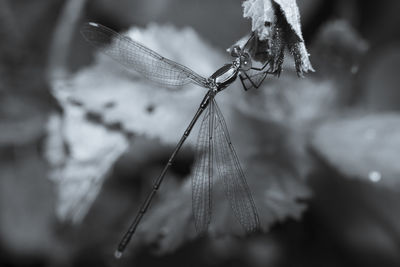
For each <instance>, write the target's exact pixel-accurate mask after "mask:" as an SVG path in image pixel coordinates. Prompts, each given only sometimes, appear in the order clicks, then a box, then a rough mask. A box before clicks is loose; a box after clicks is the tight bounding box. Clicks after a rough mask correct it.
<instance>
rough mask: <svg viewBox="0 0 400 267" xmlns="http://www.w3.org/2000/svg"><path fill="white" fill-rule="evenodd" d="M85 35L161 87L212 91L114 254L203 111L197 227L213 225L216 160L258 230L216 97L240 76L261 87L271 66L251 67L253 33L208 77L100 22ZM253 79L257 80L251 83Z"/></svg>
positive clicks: (236, 204)
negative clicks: (191, 85)
mask: <svg viewBox="0 0 400 267" xmlns="http://www.w3.org/2000/svg"><path fill="white" fill-rule="evenodd" d="M81 33H82V35H83V36H84V37H85V39H86V40H87V41H88V42H89V43H90V44H92V45H93V46H95V47H96V48H99V49H100V51H101V52H103V53H105V54H107V55H108V56H110V57H111V58H113V59H114V60H116V61H117V62H119V63H121V64H122V65H124V66H125V67H127V68H128V69H131V70H134V71H136V72H139V73H140V74H142V75H143V76H144V77H145V78H147V79H149V80H151V81H154V82H157V83H158V84H160V85H163V86H181V85H184V84H187V83H194V84H197V85H199V86H201V87H204V88H206V89H208V91H207V93H206V94H205V96H204V98H203V100H202V101H201V103H200V106H199V108H198V109H197V112H196V114H195V115H194V117H193V119H192V121H191V122H190V124H189V126H188V127H187V129H186V130H185V132H184V134H183V136H182V137H181V139H180V141H179V142H178V144H177V146H176V148H175V150H174V151H173V152H172V155H171V156H170V158H169V160H168V162H167V164H166V165H165V167H164V169H163V171H162V172H161V174H160V176H158V178H157V179H156V180H155V181H154V184H153V188H152V190H151V191H150V193H149V194H148V196H147V198H146V199H145V201H144V202H143V204H142V205H141V208H140V210H139V211H138V213H137V215H136V217H135V218H134V220H133V222H132V224H131V226H130V227H129V229H128V231H127V232H126V233H125V235H124V236H123V238H122V240H121V242H120V243H119V245H118V248H117V250H116V253H115V256H116V257H117V258H119V257H121V256H122V252H123V251H124V250H125V248H126V246H127V245H128V243H129V241H130V239H131V237H132V235H133V234H134V233H135V231H136V228H137V226H138V225H139V223H140V221H141V219H142V217H143V215H144V214H145V213H146V211H147V209H148V207H149V205H150V203H151V201H152V200H153V197H154V195H155V193H156V192H157V190H158V189H159V187H160V185H161V183H162V181H163V179H164V176H165V174H166V172H167V170H168V168H169V167H170V166H171V165H172V164H173V162H174V159H175V157H176V155H177V153H178V152H179V150H180V149H181V147H182V145H183V143H184V142H185V140H186V138H187V137H188V136H189V134H190V132H191V130H192V128H193V126H194V125H195V123H196V122H197V120H198V119H199V118H200V116H201V114H202V113H203V112H204V111H205V114H204V117H203V119H202V121H201V125H200V132H199V136H198V140H197V155H196V159H195V163H194V174H193V178H192V207H193V214H194V222H195V226H196V230H197V231H198V232H200V233H202V232H205V231H206V230H207V229H208V225H209V223H210V219H211V209H212V206H211V193H212V192H211V191H212V183H213V175H214V173H213V172H214V171H213V170H214V164H216V169H217V173H218V175H219V178H221V179H223V180H224V186H225V190H226V193H227V197H228V199H229V202H230V205H231V207H232V210H233V213H234V214H235V216H236V218H237V219H238V221H239V222H240V224H241V225H242V226H243V227H244V229H245V230H246V232H248V233H251V232H254V231H256V230H257V229H258V228H259V219H258V214H257V210H256V206H255V205H254V201H253V197H252V195H251V193H250V190H249V187H248V185H247V182H246V178H245V176H244V173H243V171H242V168H241V167H240V163H239V159H238V157H237V155H236V152H235V149H234V148H233V145H232V143H231V140H230V137H229V133H228V128H227V126H226V123H225V120H224V117H223V116H222V113H221V110H220V109H219V107H218V105H217V102H216V100H215V96H216V95H217V94H218V92H220V91H222V90H223V89H225V88H226V87H228V86H229V85H230V84H231V83H233V82H234V81H235V80H236V78H237V77H238V76H239V77H240V80H241V81H242V84H243V86H244V88H245V89H246V90H247V89H249V88H250V87H256V88H257V87H258V86H259V85H260V84H261V82H262V81H263V80H264V78H265V76H266V75H267V74H268V73H269V72H268V70H267V71H264V68H265V66H266V65H267V64H264V66H262V67H261V68H255V67H253V66H252V60H251V56H250V54H249V53H248V52H246V49H245V48H246V46H247V45H248V44H249V43H250V40H252V39H253V38H254V34H252V35H251V36H250V38H249V40H248V41H247V43H246V44H245V45H244V47H243V49H242V48H240V47H239V46H235V47H233V48H232V51H231V55H232V56H233V57H234V60H233V61H232V63H230V64H226V65H224V66H223V67H221V68H220V69H218V70H217V71H216V72H215V73H214V74H212V75H211V76H210V77H209V78H204V77H202V76H200V75H198V74H197V73H195V72H194V71H192V70H191V69H189V68H187V67H185V66H183V65H181V64H178V63H176V62H174V61H172V60H169V59H166V58H164V57H163V56H161V55H159V54H157V53H156V52H154V51H152V50H150V49H149V48H147V47H145V46H143V45H141V44H139V43H137V42H136V41H133V40H132V39H131V38H129V37H127V36H123V35H120V34H118V33H116V32H115V31H113V30H111V29H109V28H107V27H105V26H102V25H100V24H97V23H88V24H85V25H84V26H83V27H82V29H81ZM251 70H253V71H256V72H257V74H255V75H251V76H250V75H249V74H248V72H249V71H251ZM252 77H254V78H255V79H256V81H253V79H252Z"/></svg>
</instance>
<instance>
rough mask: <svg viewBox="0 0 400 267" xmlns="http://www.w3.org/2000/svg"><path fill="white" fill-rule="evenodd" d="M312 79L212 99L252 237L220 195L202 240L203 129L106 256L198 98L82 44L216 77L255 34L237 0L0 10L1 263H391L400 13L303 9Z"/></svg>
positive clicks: (396, 255)
mask: <svg viewBox="0 0 400 267" xmlns="http://www.w3.org/2000/svg"><path fill="white" fill-rule="evenodd" d="M297 4H298V6H299V9H300V14H301V24H302V31H303V35H304V40H305V42H306V46H307V49H308V52H309V53H310V55H311V57H310V60H311V62H312V64H313V67H314V69H315V70H316V72H315V73H311V74H307V75H306V77H305V78H298V77H297V75H296V73H295V70H294V67H293V59H292V58H291V56H289V55H287V56H286V61H285V63H284V71H283V73H282V74H281V76H280V78H276V77H268V78H267V79H266V80H265V82H264V84H263V86H262V87H260V88H259V89H257V90H255V89H254V90H250V91H248V92H244V91H243V90H242V88H241V86H240V83H239V82H238V81H237V82H236V83H235V85H232V86H231V87H230V88H229V90H228V89H227V90H226V92H225V91H224V92H223V93H221V94H220V96H218V98H217V100H218V103H219V104H220V106H221V109H222V111H223V113H224V115H225V117H226V119H227V123H228V127H229V130H230V133H231V138H232V141H233V143H234V145H235V147H236V148H237V154H238V156H239V158H240V160H241V163H242V167H243V169H244V172H245V173H246V176H247V179H248V183H249V186H250V188H251V190H252V192H253V197H254V199H255V203H256V206H257V209H258V212H259V215H260V221H261V224H262V230H261V231H260V232H259V233H256V234H254V235H251V236H247V237H246V236H244V235H243V233H242V232H241V230H240V226H238V224H237V222H235V219H234V217H233V216H232V214H230V213H229V208H228V206H227V205H226V203H225V195H224V192H223V190H220V189H218V188H219V187H218V181H216V183H217V184H216V190H215V193H214V203H215V208H214V211H213V221H212V223H211V225H210V234H209V235H207V236H203V237H200V238H199V237H196V234H195V231H194V225H193V220H192V218H191V188H190V186H191V185H190V176H191V171H192V168H191V167H192V164H193V161H194V150H195V149H194V145H195V143H196V135H197V130H196V129H195V130H194V131H193V133H192V136H191V138H190V139H189V140H188V143H187V144H186V145H185V147H184V149H183V150H182V151H181V153H180V155H179V156H178V159H177V162H176V164H174V166H173V167H172V169H171V171H169V173H168V175H167V177H166V180H165V183H164V184H163V185H162V187H161V189H160V192H159V194H158V195H157V198H156V200H155V201H154V203H153V204H152V206H151V209H150V211H149V212H148V214H146V215H145V219H144V220H143V223H142V224H141V225H140V226H139V228H138V233H137V235H136V236H135V237H134V239H133V241H132V243H131V244H130V246H129V247H128V249H127V252H126V254H125V255H124V257H123V258H122V259H121V260H119V261H117V260H115V259H114V258H113V253H114V250H115V248H116V245H117V244H118V241H119V239H120V238H121V236H122V234H123V232H124V231H125V230H126V229H127V227H128V225H129V223H130V220H131V219H132V218H133V216H134V214H135V212H136V210H137V209H138V207H139V205H140V203H141V201H142V200H143V199H144V197H145V194H146V193H147V192H148V191H149V190H150V188H151V182H152V180H153V179H154V178H155V177H156V176H157V175H158V174H159V172H160V171H161V170H162V168H163V165H164V164H165V162H166V160H167V159H168V157H169V155H170V153H171V152H172V150H173V148H174V145H175V144H176V142H177V141H178V140H179V137H180V135H181V134H182V133H183V131H184V129H185V127H186V125H187V124H188V122H189V121H190V118H191V116H192V114H194V112H195V110H196V108H197V106H198V104H199V102H200V100H201V97H202V95H203V94H204V91H202V90H201V89H200V88H197V87H195V86H191V85H189V86H186V87H184V88H182V89H178V90H168V89H165V88H158V86H156V85H154V84H151V83H150V84H149V83H148V82H146V81H144V80H142V79H141V78H140V77H139V76H138V75H137V74H134V73H128V72H127V71H125V70H124V69H122V68H121V67H120V66H119V65H118V64H117V63H115V62H113V61H111V60H110V59H108V58H107V57H105V56H102V55H100V54H98V53H97V52H96V51H95V49H93V48H92V47H90V46H89V45H88V44H87V43H86V42H85V41H84V40H83V38H82V37H81V35H80V34H79V27H80V25H82V23H84V22H87V21H95V22H98V23H101V24H103V25H106V26H108V27H110V28H112V29H115V30H116V31H128V32H127V33H128V34H129V35H130V36H133V37H134V38H135V39H137V40H138V41H140V42H142V43H144V44H146V45H147V46H149V47H150V48H152V49H154V50H156V51H157V52H159V53H161V54H162V55H164V56H166V57H168V58H171V59H173V60H176V61H178V62H180V63H182V64H184V65H187V66H189V67H190V68H192V69H194V70H195V71H196V72H198V73H200V74H202V75H204V76H208V75H210V74H212V73H213V72H214V71H215V70H216V69H217V68H218V67H220V66H222V64H224V63H226V62H229V61H230V60H231V59H230V57H229V54H228V53H226V51H225V50H226V49H227V48H229V47H230V46H231V45H232V44H234V43H235V42H236V41H237V40H239V39H240V38H242V37H243V36H244V35H246V34H247V33H248V32H249V31H250V30H251V21H250V20H249V19H245V18H243V11H242V7H241V1H228V0H220V1H211V0H163V1H161V0H114V1H111V0H97V1H91V0H86V1H85V0H69V1H68V0H36V1H27V0H12V1H11V0H0V39H1V41H0V158H1V160H0V266H98V267H99V266H158V265H163V266H187V265H191V266H351V267H354V266H363V267H366V266H400V206H399V205H398V203H399V200H400V179H399V176H400V167H399V166H400V165H399V164H398V162H397V159H398V158H399V157H398V156H399V155H398V154H399V147H400V136H399V132H400V126H399V125H400V113H399V109H400V100H399V99H400V93H399V92H398V90H397V89H398V84H399V83H400V76H399V75H398V70H399V68H398V67H396V66H397V64H398V62H399V61H400V46H399V44H400V29H399V27H398V25H399V24H400V16H398V14H397V12H398V10H400V2H399V1H395V0H385V1H361V0H347V1H344V0H340V1H333V0H325V1H322V0H307V1H303V0H298V1H297Z"/></svg>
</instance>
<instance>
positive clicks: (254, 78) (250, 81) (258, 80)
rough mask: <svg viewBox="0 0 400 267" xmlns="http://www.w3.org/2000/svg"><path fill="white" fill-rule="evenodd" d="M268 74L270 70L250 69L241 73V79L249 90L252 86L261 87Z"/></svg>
mask: <svg viewBox="0 0 400 267" xmlns="http://www.w3.org/2000/svg"><path fill="white" fill-rule="evenodd" d="M268 74H269V72H268V71H254V70H249V71H246V72H243V73H241V74H240V80H241V82H242V85H243V87H244V89H245V90H246V91H247V90H250V89H252V88H258V87H260V85H261V84H262V82H263V81H264V80H265V78H266V77H267V75H268Z"/></svg>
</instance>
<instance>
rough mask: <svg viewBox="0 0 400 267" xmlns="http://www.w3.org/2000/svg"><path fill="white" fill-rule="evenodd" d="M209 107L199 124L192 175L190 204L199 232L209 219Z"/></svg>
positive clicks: (210, 180) (210, 157) (210, 152)
mask: <svg viewBox="0 0 400 267" xmlns="http://www.w3.org/2000/svg"><path fill="white" fill-rule="evenodd" d="M210 113H212V110H211V109H210V107H208V108H207V110H206V113H205V115H204V118H203V120H202V122H201V125H200V131H199V135H198V138H197V151H196V159H195V163H194V175H193V176H192V205H193V214H194V222H195V226H196V230H197V232H199V233H203V232H205V231H207V229H208V225H209V224H210V219H211V209H212V203H211V192H212V175H213V173H212V171H213V158H212V156H213V151H212V149H213V147H212V145H211V142H212V140H211V139H210V133H211V132H212V128H213V127H210V126H212V125H211V124H212V122H211V121H212V119H213V116H212V114H210Z"/></svg>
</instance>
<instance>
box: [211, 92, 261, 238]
mask: <svg viewBox="0 0 400 267" xmlns="http://www.w3.org/2000/svg"><path fill="white" fill-rule="evenodd" d="M210 104H211V107H213V109H214V110H215V125H214V128H213V129H214V134H213V138H214V143H215V160H216V165H217V169H218V174H219V175H220V177H221V178H222V179H223V180H224V185H225V191H226V194H227V197H228V200H229V202H230V204H231V207H232V210H233V213H234V214H235V216H236V218H237V219H238V221H239V222H240V224H241V225H242V226H243V228H244V229H245V230H246V232H247V233H251V232H254V231H256V230H257V229H259V224H260V223H259V219H258V213H257V209H256V206H255V204H254V201H253V197H252V195H251V192H250V189H249V187H248V185H247V182H246V178H245V176H244V173H243V171H242V168H241V167H240V163H239V159H238V157H237V155H236V152H235V149H234V148H233V145H232V143H231V140H230V138H229V133H228V128H227V126H226V123H225V120H224V117H223V116H222V113H221V111H220V109H219V107H218V106H217V103H216V102H215V100H214V99H213V100H212V103H210Z"/></svg>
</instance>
